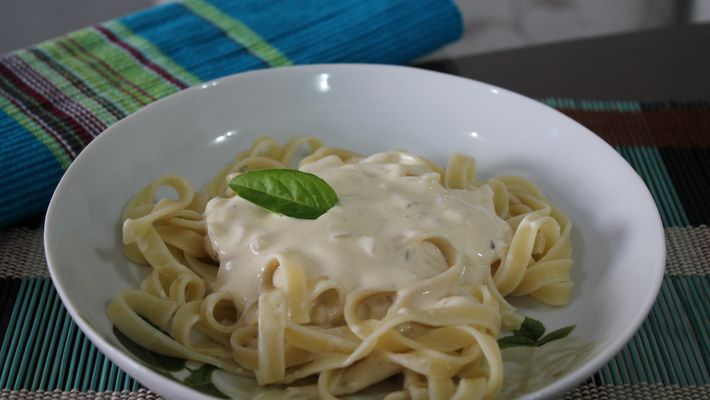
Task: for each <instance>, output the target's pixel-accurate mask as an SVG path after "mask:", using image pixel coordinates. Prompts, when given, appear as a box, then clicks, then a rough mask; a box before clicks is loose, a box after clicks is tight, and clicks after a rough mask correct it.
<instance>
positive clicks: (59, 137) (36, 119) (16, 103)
mask: <svg viewBox="0 0 710 400" xmlns="http://www.w3.org/2000/svg"><path fill="white" fill-rule="evenodd" d="M3 85H4V83H3V82H2V80H0V95H3V96H5V98H7V99H8V101H10V103H12V104H13V105H14V106H15V107H17V108H18V109H20V111H22V113H23V114H25V115H27V116H28V117H29V118H30V119H31V120H33V121H34V122H35V123H36V124H37V125H39V126H41V127H42V129H43V130H44V131H45V132H46V133H47V134H48V135H49V136H50V137H51V138H52V139H54V140H55V141H56V142H57V143H58V144H59V145H60V146H61V147H62V148H63V149H64V152H65V153H67V154H68V155H69V157H71V158H75V157H76V155H77V152H75V151H74V150H73V149H72V146H71V145H70V144H69V143H68V142H67V141H66V140H65V139H64V138H63V137H62V135H60V134H59V133H57V132H56V131H55V130H54V129H52V127H51V126H50V125H49V124H47V122H46V121H45V120H44V119H43V118H41V117H40V116H38V115H37V114H35V113H34V112H32V110H30V109H29V108H27V107H26V106H25V104H24V103H23V102H21V101H19V100H18V99H16V98H15V97H14V96H13V95H12V94H11V93H8V92H7V91H6V90H5V89H3Z"/></svg>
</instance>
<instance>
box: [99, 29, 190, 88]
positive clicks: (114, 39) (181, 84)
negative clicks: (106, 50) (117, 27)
mask: <svg viewBox="0 0 710 400" xmlns="http://www.w3.org/2000/svg"><path fill="white" fill-rule="evenodd" d="M94 27H95V28H96V30H98V31H99V32H101V33H102V34H103V35H104V36H106V38H107V39H108V40H110V41H112V42H114V43H116V44H117V45H118V46H120V47H121V48H123V49H124V50H126V51H127V52H129V53H130V54H131V55H132V56H133V57H135V59H136V60H138V61H140V62H141V63H142V64H143V65H145V66H147V67H148V68H150V69H151V70H153V71H154V72H155V73H157V74H158V75H160V76H161V77H162V78H163V79H165V80H166V81H168V82H170V83H172V84H173V85H175V86H177V87H178V88H180V89H185V88H187V87H188V85H187V84H186V83H184V82H182V81H180V80H178V79H177V78H175V77H174V76H172V75H171V74H170V73H168V71H166V70H164V69H163V68H161V67H160V66H159V65H157V64H155V63H153V62H152V61H150V60H149V59H148V58H146V57H145V56H144V55H143V53H141V52H140V51H138V50H137V49H136V48H134V47H132V46H130V45H129V44H128V43H126V42H124V41H122V40H121V39H119V38H118V36H116V35H115V34H114V33H113V32H111V31H110V30H108V29H106V28H105V27H103V26H101V25H95V26H94Z"/></svg>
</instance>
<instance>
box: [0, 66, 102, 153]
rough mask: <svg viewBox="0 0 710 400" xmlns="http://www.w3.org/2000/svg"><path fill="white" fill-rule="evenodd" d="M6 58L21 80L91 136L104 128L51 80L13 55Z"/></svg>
mask: <svg viewBox="0 0 710 400" xmlns="http://www.w3.org/2000/svg"><path fill="white" fill-rule="evenodd" d="M7 60H8V62H7V65H8V66H9V67H10V68H12V69H13V70H15V72H16V73H17V76H19V77H22V80H23V81H24V82H25V83H26V84H28V85H30V86H32V87H34V88H35V89H36V90H37V91H38V92H40V93H42V94H44V96H45V97H46V98H47V99H48V100H49V101H51V102H52V104H54V105H55V107H57V108H58V109H61V110H63V111H64V112H66V113H67V114H68V115H71V116H72V117H73V118H74V119H75V120H76V121H77V122H78V123H81V124H82V125H83V126H84V127H85V128H86V129H87V132H89V133H90V134H91V136H92V138H93V137H96V135H98V134H99V133H101V132H103V131H104V129H106V124H104V123H103V122H102V121H101V120H99V119H98V118H97V117H96V115H94V113H92V112H91V111H89V110H88V109H86V108H85V107H84V106H82V105H81V104H79V103H77V102H75V101H74V100H73V99H72V98H70V97H69V96H67V95H66V94H65V93H64V92H62V91H61V90H59V89H58V88H57V87H56V86H54V84H53V83H52V82H50V81H49V80H47V79H46V78H45V77H44V76H42V75H41V74H39V73H38V72H37V71H35V70H34V69H33V68H32V66H31V65H29V64H28V63H27V62H25V61H24V60H23V59H21V58H19V57H17V56H14V55H13V56H10V57H8V58H7ZM89 140H91V139H89Z"/></svg>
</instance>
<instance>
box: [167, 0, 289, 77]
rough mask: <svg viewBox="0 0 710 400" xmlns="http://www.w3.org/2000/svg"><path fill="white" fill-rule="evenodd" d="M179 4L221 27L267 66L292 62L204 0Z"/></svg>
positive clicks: (242, 24) (237, 21) (241, 24)
mask: <svg viewBox="0 0 710 400" xmlns="http://www.w3.org/2000/svg"><path fill="white" fill-rule="evenodd" d="M181 4H182V5H184V6H185V7H187V8H188V9H189V10H190V11H192V12H193V13H195V15H198V16H200V17H201V18H204V19H205V20H207V21H209V22H210V23H212V24H213V25H215V26H216V27H218V28H219V29H221V30H222V31H223V32H224V33H225V34H226V35H227V36H228V37H229V38H230V39H232V40H234V41H235V42H237V43H239V44H240V45H241V46H242V47H244V48H245V49H247V50H249V51H250V52H251V53H252V54H254V55H255V56H257V57H259V58H260V59H262V60H263V61H264V62H265V63H266V64H268V65H269V66H271V67H283V66H286V65H292V64H293V61H291V60H289V59H288V57H286V56H285V55H284V54H283V53H281V51H279V50H278V49H277V48H275V47H273V46H272V45H271V44H269V42H268V41H266V40H265V39H264V38H262V37H261V36H259V34H258V33H256V32H254V31H253V30H251V29H250V28H249V27H248V26H247V25H246V24H244V23H242V22H241V21H239V20H237V19H234V18H232V17H231V16H229V15H227V14H226V13H224V12H222V11H221V10H220V9H218V8H217V7H215V6H213V5H212V4H210V3H208V2H206V1H204V0H186V1H184V2H183V3H181Z"/></svg>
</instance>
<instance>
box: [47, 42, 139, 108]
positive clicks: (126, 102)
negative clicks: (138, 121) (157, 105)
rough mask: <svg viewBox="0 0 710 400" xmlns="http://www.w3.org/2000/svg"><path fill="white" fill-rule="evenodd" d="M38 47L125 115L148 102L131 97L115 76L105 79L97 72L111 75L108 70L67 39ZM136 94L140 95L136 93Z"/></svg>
mask: <svg viewBox="0 0 710 400" xmlns="http://www.w3.org/2000/svg"><path fill="white" fill-rule="evenodd" d="M40 49H41V50H42V51H44V52H45V53H47V54H48V55H49V56H50V57H52V58H53V59H54V60H56V61H57V62H59V63H60V64H62V65H63V66H64V67H65V68H66V69H67V70H69V71H70V72H72V73H73V74H74V75H76V76H77V77H79V79H81V80H82V81H84V82H86V83H87V85H88V86H89V87H91V88H92V89H93V90H94V91H95V92H97V93H101V94H102V95H103V96H104V97H106V98H107V99H108V100H109V101H110V102H111V103H112V104H114V105H115V106H116V107H118V108H119V109H120V110H121V111H122V112H123V113H124V114H126V115H127V114H129V113H131V112H132V111H135V110H137V109H138V108H140V107H142V106H143V105H144V104H147V103H148V102H149V101H148V100H143V102H142V103H141V102H138V101H136V100H134V99H133V98H131V97H130V96H129V95H128V94H127V93H126V91H128V90H130V89H129V88H125V87H124V86H125V85H126V84H125V83H123V84H121V83H118V78H117V77H113V78H112V79H107V78H106V77H104V76H102V75H101V74H100V73H99V72H104V73H105V74H107V76H109V77H111V76H112V75H111V73H110V72H106V71H105V70H104V68H103V67H102V66H100V65H98V63H97V62H96V61H94V60H91V59H89V58H88V57H87V56H86V55H84V54H82V53H81V51H80V50H79V49H78V48H76V46H74V44H73V43H71V42H70V41H69V40H66V39H57V40H56V41H53V42H47V43H44V44H42V45H40ZM136 96H141V95H140V94H136Z"/></svg>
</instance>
